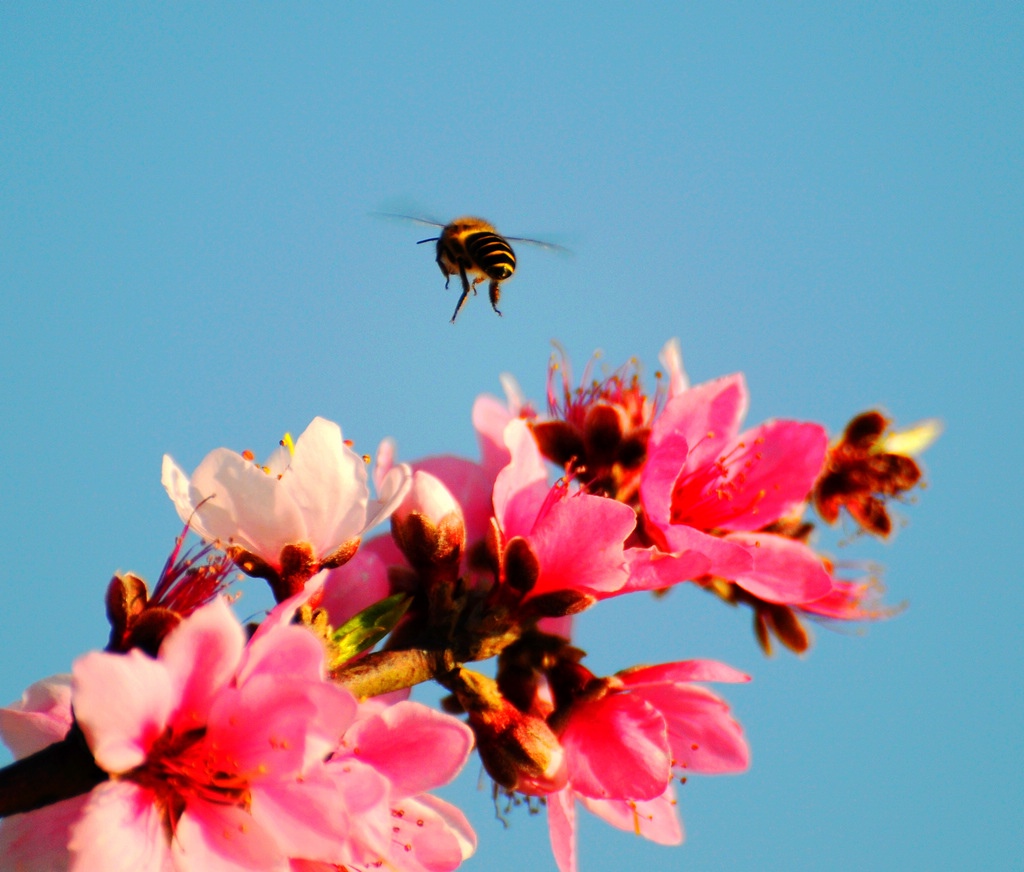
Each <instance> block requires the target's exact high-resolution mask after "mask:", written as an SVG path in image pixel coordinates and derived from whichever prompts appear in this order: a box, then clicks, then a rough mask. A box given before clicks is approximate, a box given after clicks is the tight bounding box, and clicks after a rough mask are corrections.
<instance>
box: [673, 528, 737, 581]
mask: <svg viewBox="0 0 1024 872" xmlns="http://www.w3.org/2000/svg"><path fill="white" fill-rule="evenodd" d="M661 532H662V534H663V536H664V539H665V543H666V544H665V549H664V550H666V551H668V552H671V553H673V554H677V555H683V554H686V552H688V551H689V552H697V553H699V554H703V555H704V556H705V557H707V559H708V560H709V561H710V563H711V565H710V567H709V568H708V570H707V573H708V575H717V576H719V577H720V578H728V579H733V578H736V576H738V575H743V574H746V573H749V572H750V571H751V570H752V569H753V566H754V557H753V555H752V554H751V553H750V550H749V549H748V548H746V547H744V544H742V543H740V542H738V541H733V537H732V536H729V537H728V538H722V537H721V536H712V535H710V534H709V533H705V532H703V531H701V530H698V529H696V528H695V527H687V526H685V525H682V524H673V525H670V526H668V527H663V528H662V530H661Z"/></svg>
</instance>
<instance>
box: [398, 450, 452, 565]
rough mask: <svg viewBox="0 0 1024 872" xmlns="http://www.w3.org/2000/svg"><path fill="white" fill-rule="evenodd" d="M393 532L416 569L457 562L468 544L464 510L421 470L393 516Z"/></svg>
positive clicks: (449, 493)
mask: <svg viewBox="0 0 1024 872" xmlns="http://www.w3.org/2000/svg"><path fill="white" fill-rule="evenodd" d="M391 532H392V534H393V535H394V538H395V542H396V543H397V544H398V547H399V548H401V549H402V553H403V554H405V556H406V558H408V560H409V562H410V563H411V564H412V565H413V566H416V567H427V566H437V565H439V564H444V563H449V562H457V561H458V560H459V559H460V558H461V556H462V549H463V548H464V547H465V544H466V523H465V521H464V520H463V517H462V509H461V507H460V506H459V504H458V502H456V500H455V497H453V496H452V494H451V491H449V490H448V488H446V487H445V486H444V485H443V484H442V483H441V482H440V480H438V479H437V478H435V477H434V476H432V475H431V474H430V473H429V472H423V471H422V470H417V471H416V472H415V473H414V474H413V477H412V487H411V488H410V489H409V493H408V494H406V497H405V499H404V500H402V504H401V505H400V506H399V507H398V509H397V510H396V511H395V513H394V514H393V515H392V516H391Z"/></svg>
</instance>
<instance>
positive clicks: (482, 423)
mask: <svg viewBox="0 0 1024 872" xmlns="http://www.w3.org/2000/svg"><path fill="white" fill-rule="evenodd" d="M511 420H512V413H511V412H509V410H508V408H507V407H506V406H505V404H504V403H502V402H501V400H499V399H498V398H497V397H492V396H490V395H489V394H481V395H480V396H479V397H477V398H476V402H475V403H474V404H473V428H474V429H475V430H476V433H477V441H478V442H479V444H480V458H481V465H482V466H483V469H484V472H485V474H486V475H487V476H488V477H489V478H491V479H492V480H493V478H494V476H496V475H497V474H498V471H499V470H500V469H501V468H502V467H504V466H507V465H508V463H509V460H511V455H510V454H509V450H508V447H507V446H506V445H505V438H504V433H505V427H506V426H507V425H508V422H509V421H511Z"/></svg>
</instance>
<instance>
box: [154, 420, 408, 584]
mask: <svg viewBox="0 0 1024 872" xmlns="http://www.w3.org/2000/svg"><path fill="white" fill-rule="evenodd" d="M286 444H287V440H286ZM250 457H251V455H250V456H249V457H247V456H243V455H242V454H239V453H237V452H235V451H231V450H229V449H227V448H217V449H215V450H214V451H211V452H210V453H209V454H208V455H206V457H205V458H204V459H203V461H202V463H200V464H199V466H198V467H197V468H196V470H195V472H193V473H192V476H191V478H189V476H187V475H186V474H185V473H184V472H183V471H182V469H181V468H180V467H179V466H178V465H177V464H176V463H175V462H174V460H173V459H171V457H170V456H168V455H164V462H163V474H162V477H161V480H162V482H163V485H164V488H165V489H166V490H167V493H168V495H169V496H170V498H171V500H172V501H173V502H174V506H175V508H176V509H177V510H178V515H179V516H180V517H181V519H182V520H183V521H185V522H186V523H189V524H190V525H191V528H192V529H193V530H194V531H195V532H196V533H198V534H199V535H200V536H201V537H202V538H203V539H205V540H206V541H208V542H219V543H221V544H222V545H224V546H237V547H239V548H242V549H243V550H245V551H247V552H249V553H251V554H254V555H256V556H257V557H260V558H261V559H262V560H264V561H266V563H267V564H269V565H270V566H271V567H273V568H274V569H277V570H280V569H281V561H280V555H281V549H282V548H284V547H285V546H287V545H291V546H299V547H303V548H307V547H308V549H310V550H311V551H312V555H313V557H314V558H315V559H316V560H317V561H319V562H325V561H329V558H330V557H331V555H333V554H334V553H335V552H337V551H338V550H339V549H340V548H342V547H343V546H346V545H350V544H351V543H353V542H358V539H359V537H361V536H362V535H363V533H364V532H365V531H366V530H369V529H370V528H371V527H374V526H376V525H377V524H378V523H380V522H381V521H383V520H384V519H385V518H387V517H388V515H390V514H391V512H393V511H394V510H395V508H396V507H397V506H398V505H399V504H400V503H401V501H402V499H403V497H404V496H405V494H406V492H407V491H408V489H409V486H410V479H411V473H410V470H409V467H408V466H406V465H404V464H402V465H399V466H396V467H394V468H392V469H391V470H389V471H388V473H387V474H386V475H385V476H384V477H383V478H382V479H381V481H380V486H379V488H378V490H379V492H380V498H379V499H377V500H372V499H370V489H369V487H368V484H367V479H368V476H367V471H366V463H365V462H364V461H363V458H362V457H361V456H360V455H358V454H356V453H355V452H354V451H353V450H352V449H351V448H349V447H348V446H347V445H345V443H344V441H343V440H342V437H341V428H340V427H339V426H338V425H337V424H335V423H333V422H332V421H328V420H326V419H324V418H314V419H313V421H312V423H311V424H310V425H309V426H308V427H307V428H306V430H305V432H304V433H303V434H302V435H301V436H299V438H298V440H297V441H296V442H295V445H294V448H293V449H291V451H290V452H289V450H287V448H282V449H279V450H277V451H275V452H274V454H273V455H271V457H270V458H269V459H268V461H267V465H266V466H260V465H259V464H257V463H255V462H254V461H253V460H252V459H250Z"/></svg>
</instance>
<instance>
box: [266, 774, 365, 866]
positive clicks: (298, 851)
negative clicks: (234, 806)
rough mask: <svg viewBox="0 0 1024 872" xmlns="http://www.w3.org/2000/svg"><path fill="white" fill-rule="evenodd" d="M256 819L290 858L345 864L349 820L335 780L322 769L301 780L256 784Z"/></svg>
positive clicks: (306, 775) (305, 775) (304, 776)
mask: <svg viewBox="0 0 1024 872" xmlns="http://www.w3.org/2000/svg"><path fill="white" fill-rule="evenodd" d="M250 810H251V813H252V816H253V819H254V820H255V821H256V822H257V823H258V824H259V825H260V826H261V827H263V828H264V829H265V830H266V831H267V832H269V833H272V834H273V837H274V841H275V843H276V844H277V845H278V846H280V848H281V850H282V851H283V853H285V854H287V855H288V856H289V857H302V858H304V859H306V860H319V861H321V862H323V863H337V864H341V863H344V862H345V861H346V859H347V857H346V853H345V850H344V843H345V840H346V839H347V837H348V831H349V824H350V822H349V819H348V815H346V814H345V809H344V806H343V805H342V803H341V795H340V794H339V792H338V791H337V789H336V788H335V785H334V782H333V781H332V780H331V779H330V778H329V777H327V775H326V774H324V773H323V772H322V771H321V770H313V771H311V772H307V773H305V774H304V775H303V776H302V778H301V779H298V778H296V779H294V780H286V781H274V782H266V781H261V782H257V783H255V784H254V785H253V787H252V806H251V809H250Z"/></svg>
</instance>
